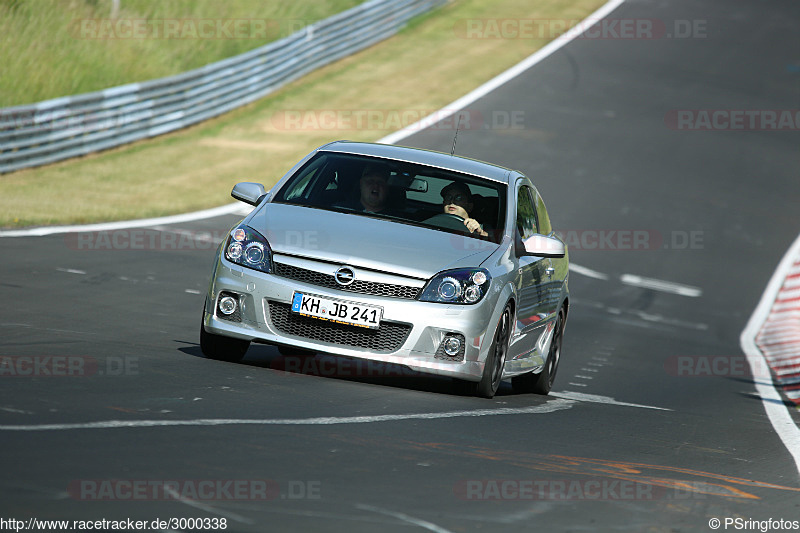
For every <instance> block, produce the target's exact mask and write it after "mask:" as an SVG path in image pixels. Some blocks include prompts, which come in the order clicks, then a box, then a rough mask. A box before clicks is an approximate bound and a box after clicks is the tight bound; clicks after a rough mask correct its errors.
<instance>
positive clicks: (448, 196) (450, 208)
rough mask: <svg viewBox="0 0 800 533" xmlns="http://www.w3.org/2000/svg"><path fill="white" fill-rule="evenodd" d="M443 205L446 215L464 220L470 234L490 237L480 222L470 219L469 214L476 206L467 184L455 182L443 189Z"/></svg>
mask: <svg viewBox="0 0 800 533" xmlns="http://www.w3.org/2000/svg"><path fill="white" fill-rule="evenodd" d="M442 203H443V206H444V212H445V213H447V214H448V215H456V216H458V217H461V218H463V219H464V225H465V226H466V227H467V229H468V230H469V232H470V233H476V232H477V234H478V235H480V236H482V237H488V236H489V234H488V233H487V232H486V231H485V230H484V229H483V226H482V225H481V224H480V222H478V221H477V220H475V219H474V218H470V217H469V212H470V211H472V208H473V207H474V204H473V202H472V192H471V191H470V190H469V186H467V184H466V183H459V182H457V181H454V182H453V183H451V184H450V185H448V186H446V187H445V188H444V189H442Z"/></svg>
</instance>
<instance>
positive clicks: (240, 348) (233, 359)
mask: <svg viewBox="0 0 800 533" xmlns="http://www.w3.org/2000/svg"><path fill="white" fill-rule="evenodd" d="M205 314H206V310H205V308H203V318H205ZM249 347H250V341H243V340H241V339H232V338H230V337H223V336H222V335H215V334H214V333H209V332H208V331H206V327H205V325H204V324H203V320H201V321H200V350H202V352H203V355H205V356H206V357H208V358H209V359H216V360H218V361H228V362H229V363H238V362H239V361H241V360H242V359H243V358H244V354H245V352H247V349H248V348H249Z"/></svg>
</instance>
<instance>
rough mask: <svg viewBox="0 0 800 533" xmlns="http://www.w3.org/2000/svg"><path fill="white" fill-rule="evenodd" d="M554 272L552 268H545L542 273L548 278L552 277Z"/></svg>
mask: <svg viewBox="0 0 800 533" xmlns="http://www.w3.org/2000/svg"><path fill="white" fill-rule="evenodd" d="M555 271H556V269H555V268H553V267H547V268H545V269H544V273H545V274H547V275H548V276H552V275H553V273H555Z"/></svg>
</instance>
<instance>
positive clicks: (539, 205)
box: [536, 194, 553, 235]
mask: <svg viewBox="0 0 800 533" xmlns="http://www.w3.org/2000/svg"><path fill="white" fill-rule="evenodd" d="M536 214H537V218H538V220H539V233H541V234H543V235H550V233H552V231H553V228H552V227H551V226H550V217H549V216H547V208H546V207H545V206H544V200H542V196H541V195H540V194H537V195H536Z"/></svg>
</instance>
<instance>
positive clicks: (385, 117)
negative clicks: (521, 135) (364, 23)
mask: <svg viewBox="0 0 800 533" xmlns="http://www.w3.org/2000/svg"><path fill="white" fill-rule="evenodd" d="M270 121H271V123H272V126H273V127H275V129H278V130H289V131H365V130H368V131H373V130H377V131H396V130H400V129H404V128H410V129H412V130H414V131H421V130H424V129H433V130H444V131H456V130H459V131H465V130H522V129H524V127H525V111H523V110H521V109H512V110H501V109H494V110H491V111H480V110H477V109H458V110H456V109H408V108H405V109H284V110H281V111H278V112H276V113H274V114H273V115H272V117H271V119H270Z"/></svg>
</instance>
